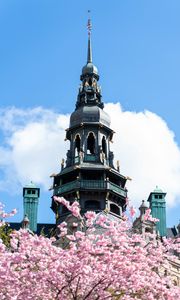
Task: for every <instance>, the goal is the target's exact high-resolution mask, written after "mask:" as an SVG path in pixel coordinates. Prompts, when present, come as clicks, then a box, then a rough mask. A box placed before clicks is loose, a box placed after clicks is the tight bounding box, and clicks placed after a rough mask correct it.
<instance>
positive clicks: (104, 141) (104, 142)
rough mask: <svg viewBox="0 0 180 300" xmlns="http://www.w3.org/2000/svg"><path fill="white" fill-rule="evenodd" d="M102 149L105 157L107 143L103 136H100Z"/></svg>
mask: <svg viewBox="0 0 180 300" xmlns="http://www.w3.org/2000/svg"><path fill="white" fill-rule="evenodd" d="M102 151H103V152H104V154H105V157H107V145H106V139H105V136H103V138H102Z"/></svg>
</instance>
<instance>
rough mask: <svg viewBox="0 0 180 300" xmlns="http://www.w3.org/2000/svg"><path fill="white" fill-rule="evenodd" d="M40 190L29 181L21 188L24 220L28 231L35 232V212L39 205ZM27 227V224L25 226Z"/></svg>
mask: <svg viewBox="0 0 180 300" xmlns="http://www.w3.org/2000/svg"><path fill="white" fill-rule="evenodd" d="M39 196H40V189H39V188H37V187H36V185H35V184H34V183H33V182H32V181H31V183H30V184H29V185H27V186H25V187H24V188H23V204H24V219H23V220H25V221H26V223H27V220H28V222H29V225H28V226H29V229H30V230H31V231H33V232H36V231H37V212H38V203H39ZM26 226H27V224H26Z"/></svg>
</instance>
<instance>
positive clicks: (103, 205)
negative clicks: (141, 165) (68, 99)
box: [51, 20, 127, 224]
mask: <svg viewBox="0 0 180 300" xmlns="http://www.w3.org/2000/svg"><path fill="white" fill-rule="evenodd" d="M80 80H81V85H80V88H79V91H78V96H77V102H76V107H75V111H74V112H73V113H72V114H71V117H70V124H69V128H68V129H66V140H69V142H70V148H69V150H68V152H67V158H66V162H65V164H63V165H62V168H61V171H60V172H59V173H58V174H55V175H54V183H53V189H54V193H53V195H55V196H60V197H64V198H65V199H66V200H68V201H69V202H70V203H73V201H75V200H77V201H79V203H80V206H81V213H82V214H83V213H84V212H86V211H87V210H92V211H95V212H97V213H98V212H100V211H103V210H106V211H109V213H111V214H113V215H115V216H117V217H119V218H120V217H121V216H122V213H123V212H124V211H125V210H126V198H127V190H126V188H125V184H126V180H127V178H126V177H125V176H123V175H121V174H120V172H119V168H117V169H116V168H115V166H114V155H113V152H112V151H111V150H110V146H111V142H112V138H113V134H114V131H113V130H112V129H111V128H110V117H109V115H108V114H107V113H106V112H105V111H104V110H103V108H104V104H103V102H102V95H101V88H100V86H99V83H98V81H99V74H98V69H97V67H96V66H95V65H94V64H93V59H92V45H91V21H90V20H88V51H87V63H86V65H85V66H84V67H83V68H82V74H81V76H80ZM51 208H52V210H53V211H54V213H55V216H56V222H57V224H59V223H60V222H62V221H64V220H65V219H66V217H67V215H68V214H69V211H68V210H67V209H66V208H65V207H64V206H63V205H60V204H58V203H56V202H55V201H54V199H52V206H51Z"/></svg>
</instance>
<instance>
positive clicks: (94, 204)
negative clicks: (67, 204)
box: [85, 200, 100, 210]
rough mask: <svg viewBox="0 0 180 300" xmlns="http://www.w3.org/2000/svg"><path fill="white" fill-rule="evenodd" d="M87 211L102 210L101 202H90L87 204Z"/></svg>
mask: <svg viewBox="0 0 180 300" xmlns="http://www.w3.org/2000/svg"><path fill="white" fill-rule="evenodd" d="M85 209H87V210H100V202H99V201H96V200H88V201H86V202H85Z"/></svg>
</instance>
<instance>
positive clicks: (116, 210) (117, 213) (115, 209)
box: [110, 204, 120, 216]
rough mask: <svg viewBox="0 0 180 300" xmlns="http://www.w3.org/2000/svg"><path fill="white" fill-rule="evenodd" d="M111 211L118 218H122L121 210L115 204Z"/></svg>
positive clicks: (111, 205)
mask: <svg viewBox="0 0 180 300" xmlns="http://www.w3.org/2000/svg"><path fill="white" fill-rule="evenodd" d="M110 211H111V212H112V213H114V214H116V215H118V216H120V209H119V207H118V206H117V205H115V204H110Z"/></svg>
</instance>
